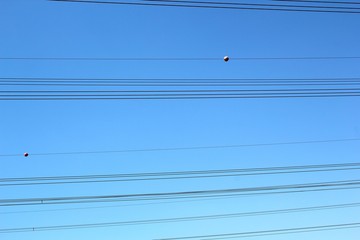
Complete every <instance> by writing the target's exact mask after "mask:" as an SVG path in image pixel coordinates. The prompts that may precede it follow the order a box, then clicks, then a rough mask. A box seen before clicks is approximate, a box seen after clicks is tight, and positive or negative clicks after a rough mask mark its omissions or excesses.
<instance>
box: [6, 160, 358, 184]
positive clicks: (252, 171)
mask: <svg viewBox="0 0 360 240" xmlns="http://www.w3.org/2000/svg"><path fill="white" fill-rule="evenodd" d="M359 169H360V163H342V164H321V165H302V166H285V167H265V168H243V169H220V170H202V171H178V172H155V173H154V172H153V173H132V174H103V175H78V176H56V177H26V178H0V186H32V185H45V184H74V183H104V182H122V181H149V180H150V181H153V180H173V179H192V178H213V177H238V176H257V175H268V174H290V173H311V172H328V171H349V170H359ZM19 182H20V183H19Z"/></svg>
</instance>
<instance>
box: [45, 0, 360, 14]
mask: <svg viewBox="0 0 360 240" xmlns="http://www.w3.org/2000/svg"><path fill="white" fill-rule="evenodd" d="M48 1H52V2H68V3H70V2H73V3H92V4H111V5H130V6H131V5H132V6H151V7H175V8H179V7H180V8H201V9H228V10H258V11H285V12H313V13H347V14H359V13H360V12H359V11H340V10H338V11H337V10H320V9H316V10H315V9H293V8H269V7H236V6H214V5H204V4H202V5H190V4H173V3H172V4H171V3H168V4H166V3H141V2H136V3H135V2H114V1H90V0H88V1H86V0H81V1H80V0H48ZM292 7H294V6H292ZM338 9H340V8H338ZM349 10H351V8H349ZM353 10H356V8H354V9H353Z"/></svg>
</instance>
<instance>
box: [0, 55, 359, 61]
mask: <svg viewBox="0 0 360 240" xmlns="http://www.w3.org/2000/svg"><path fill="white" fill-rule="evenodd" d="M351 59H354V60H356V59H360V56H304V57H231V58H230V61H264V60H351ZM0 60H26V61H32V60H36V61H224V60H223V58H222V57H0Z"/></svg>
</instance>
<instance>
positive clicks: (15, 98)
mask: <svg viewBox="0 0 360 240" xmlns="http://www.w3.org/2000/svg"><path fill="white" fill-rule="evenodd" d="M359 96H360V92H356V93H345V92H343V93H331V94H329V93H326V94H324V93H321V94H320V93H317V94H303V95H295V94H292V95H280V94H278V95H275V94H262V95H239V94H238V95H235V94H232V95H220V94H218V95H215V94H207V95H203V96H201V95H200V94H198V95H186V96H156V95H154V96H135V97H132V96H108V97H106V96H90V97H81V96H77V97H76V96H72V97H27V96H24V97H19V96H13V97H2V98H0V101H30V100H31V101H75V100H76V101H89V100H93V101H95V100H96V101H98V100H117V101H118V100H186V99H187V100H195V99H204V100H205V99H269V98H274V99H275V98H324V97H326V98H339V97H341V98H343V97H359Z"/></svg>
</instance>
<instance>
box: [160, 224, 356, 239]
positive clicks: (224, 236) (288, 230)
mask: <svg viewBox="0 0 360 240" xmlns="http://www.w3.org/2000/svg"><path fill="white" fill-rule="evenodd" d="M359 227H360V223H344V224H333V225H322V226H310V227H300V228H285V229H274V230H265V231H251V232H239V233H223V234H212V235H199V236H186V237H171V238H156V239H154V240H182V239H199V240H207V239H209V240H210V239H211V240H215V239H216V240H217V239H229V238H245V237H260V236H270V235H281V234H295V233H304V232H317V231H330V230H339V229H349V228H359Z"/></svg>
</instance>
